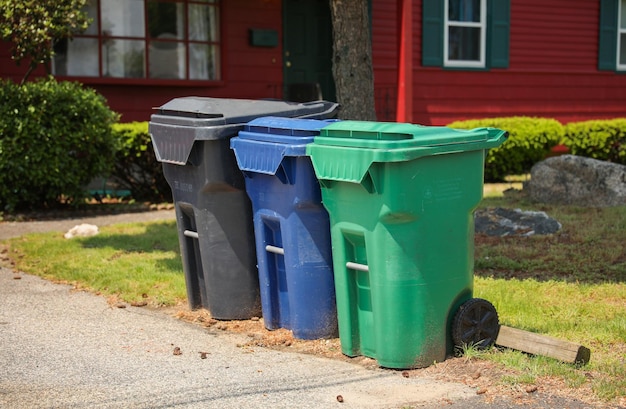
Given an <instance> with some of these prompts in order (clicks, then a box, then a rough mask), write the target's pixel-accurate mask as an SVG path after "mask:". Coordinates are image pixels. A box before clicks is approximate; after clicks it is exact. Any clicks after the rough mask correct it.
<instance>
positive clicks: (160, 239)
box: [83, 221, 183, 274]
mask: <svg viewBox="0 0 626 409" xmlns="http://www.w3.org/2000/svg"><path fill="white" fill-rule="evenodd" d="M145 225H146V229H145V232H143V233H139V234H128V233H123V234H107V235H97V236H93V237H89V238H87V239H84V240H83V247H85V248H105V247H109V248H114V249H117V250H119V251H121V252H124V253H136V254H138V255H139V254H142V253H144V254H146V253H153V252H161V253H169V252H171V253H173V254H174V255H173V256H171V257H167V258H162V259H159V260H157V261H156V262H157V263H158V264H161V265H163V267H164V268H165V269H167V270H170V271H175V272H178V271H180V273H181V274H182V272H183V264H182V261H181V257H180V247H179V244H178V231H177V229H176V221H160V222H148V223H145Z"/></svg>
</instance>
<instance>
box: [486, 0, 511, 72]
mask: <svg viewBox="0 0 626 409" xmlns="http://www.w3.org/2000/svg"><path fill="white" fill-rule="evenodd" d="M510 26H511V2H510V0H488V1H487V61H488V62H487V65H488V66H489V67H490V68H508V66H509V39H510V35H509V32H510Z"/></svg>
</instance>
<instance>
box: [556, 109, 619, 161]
mask: <svg viewBox="0 0 626 409" xmlns="http://www.w3.org/2000/svg"><path fill="white" fill-rule="evenodd" d="M562 143H563V144H564V145H565V146H567V147H568V148H569V150H570V152H571V153H572V155H578V156H586V157H588V158H594V159H598V160H603V161H608V162H614V163H621V164H622V165H626V119H625V118H616V119H604V120H591V121H584V122H571V123H569V124H567V125H565V136H564V137H563V141H562Z"/></svg>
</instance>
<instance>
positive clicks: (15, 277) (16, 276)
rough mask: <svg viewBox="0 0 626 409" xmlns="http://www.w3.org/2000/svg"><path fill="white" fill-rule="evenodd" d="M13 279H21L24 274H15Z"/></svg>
mask: <svg viewBox="0 0 626 409" xmlns="http://www.w3.org/2000/svg"><path fill="white" fill-rule="evenodd" d="M13 279H14V280H21V279H22V276H18V275H15V276H13Z"/></svg>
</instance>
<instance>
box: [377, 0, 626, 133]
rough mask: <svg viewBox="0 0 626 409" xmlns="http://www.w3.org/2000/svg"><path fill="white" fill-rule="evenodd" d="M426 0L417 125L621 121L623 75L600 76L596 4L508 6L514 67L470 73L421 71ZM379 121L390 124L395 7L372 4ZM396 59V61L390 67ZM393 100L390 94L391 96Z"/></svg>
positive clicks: (417, 13) (539, 1)
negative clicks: (518, 118)
mask: <svg viewBox="0 0 626 409" xmlns="http://www.w3.org/2000/svg"><path fill="white" fill-rule="evenodd" d="M421 3H422V1H421V0H417V1H416V2H415V4H414V6H413V9H414V28H415V30H414V49H413V52H414V73H413V81H414V88H413V96H414V102H413V121H414V122H418V123H422V124H426V125H445V124H448V123H450V122H452V121H454V120H457V119H469V118H486V117H495V116H512V115H529V116H544V117H551V118H556V119H558V120H560V121H562V122H570V121H576V120H585V119H595V118H613V117H623V116H624V115H625V113H626V75H624V74H616V73H611V72H604V71H598V70H597V61H598V29H599V28H598V20H599V7H600V5H599V3H600V2H599V0H594V1H591V0H573V1H572V0H569V1H568V0H549V1H547V0H511V31H510V48H509V51H510V55H509V68H507V69H491V70H489V71H469V70H467V71H465V70H450V69H442V68H431V67H422V66H421V52H422V50H421V44H422V32H421V18H422V16H421ZM373 13H374V16H373V32H374V37H373V38H374V43H373V53H374V70H375V77H374V78H375V82H376V86H375V88H376V90H377V110H378V113H379V119H382V120H393V118H394V115H395V110H394V109H393V105H387V104H386V103H385V101H387V100H391V101H394V100H395V99H394V98H395V94H393V93H394V88H393V87H394V86H395V83H396V78H395V76H396V75H397V70H396V64H397V63H396V62H395V60H394V58H397V57H396V54H395V53H394V52H393V51H392V50H390V48H392V47H394V46H395V44H396V43H397V34H396V33H395V32H394V31H389V30H388V29H387V28H386V27H395V22H396V15H395V13H396V2H395V1H388V2H385V3H384V4H383V3H376V2H374V10H373ZM390 60H391V61H390ZM392 94H393V95H392Z"/></svg>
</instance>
